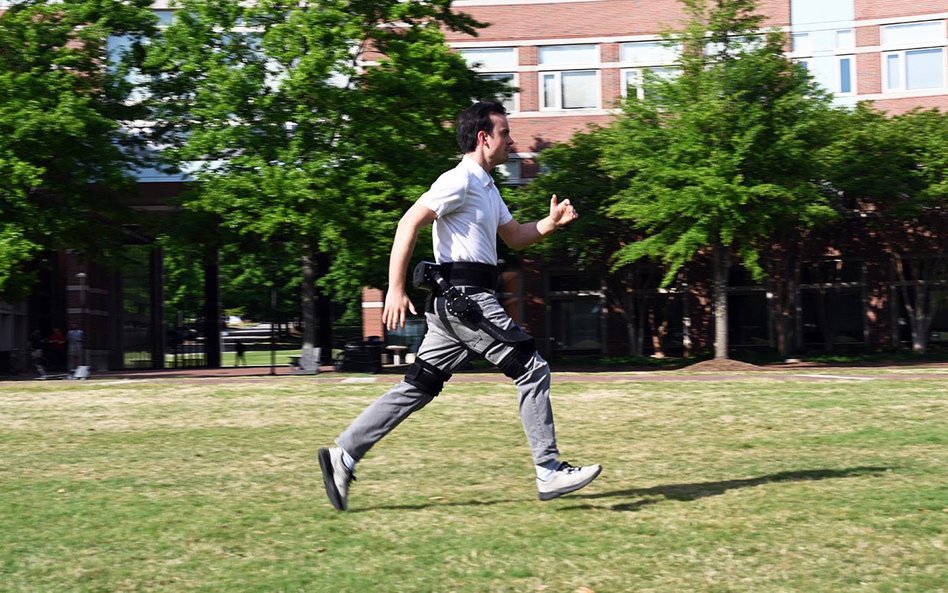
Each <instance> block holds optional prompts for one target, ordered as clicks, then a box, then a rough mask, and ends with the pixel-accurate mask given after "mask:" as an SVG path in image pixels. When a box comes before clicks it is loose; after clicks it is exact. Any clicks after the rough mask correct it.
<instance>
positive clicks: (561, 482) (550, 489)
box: [537, 461, 602, 500]
mask: <svg viewBox="0 0 948 593" xmlns="http://www.w3.org/2000/svg"><path fill="white" fill-rule="evenodd" d="M600 472H602V466H601V465H599V464H596V465H586V466H583V467H573V466H572V465H570V464H568V463H566V462H565V461H564V462H562V463H560V466H559V467H558V468H556V470H554V471H553V475H552V476H550V478H549V479H548V480H541V479H540V478H537V490H539V491H540V500H552V499H554V498H556V497H558V496H563V495H564V494H569V493H570V492H575V491H577V490H579V489H580V488H582V487H584V486H586V485H587V484H589V483H590V482H592V481H593V480H595V479H596V476H598V475H599V473H600Z"/></svg>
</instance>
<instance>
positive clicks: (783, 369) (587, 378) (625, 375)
mask: <svg viewBox="0 0 948 593" xmlns="http://www.w3.org/2000/svg"><path fill="white" fill-rule="evenodd" d="M405 368H406V367H405V366H404V365H403V366H402V367H391V366H389V367H386V368H385V369H384V370H383V372H382V374H379V375H366V374H352V373H339V372H336V371H335V370H333V368H332V367H322V370H321V372H320V373H319V374H318V375H297V374H293V373H291V372H290V370H289V368H288V367H286V366H277V367H275V368H274V369H273V372H274V375H271V374H270V373H271V369H270V367H269V366H262V367H236V368H234V367H225V368H220V369H162V370H142V371H103V372H98V373H94V375H93V377H92V380H93V381H103V380H110V381H125V380H138V381H143V380H191V381H215V380H216V381H234V380H247V381H251V380H252V381H260V380H268V379H269V380H296V381H310V382H314V383H334V384H345V383H354V384H355V383H363V384H364V383H369V384H378V385H390V384H393V383H395V382H397V381H398V380H399V379H401V376H402V373H403V372H404V369H405ZM22 379H27V380H29V379H32V378H31V377H29V376H24V377H21V380H22ZM906 379H924V380H932V381H943V382H945V384H946V389H948V363H928V364H924V365H902V366H848V367H841V366H827V365H816V364H810V363H798V364H785V365H771V366H760V367H750V368H749V369H748V370H725V371H714V370H708V371H700V372H699V371H689V370H687V368H686V369H681V370H617V369H577V370H564V371H556V370H555V369H554V372H553V380H554V381H555V382H560V383H562V382H567V381H579V382H586V383H615V382H628V381H701V382H709V381H878V380H906ZM451 381H452V382H463V383H472V382H489V383H507V382H509V381H510V380H509V379H507V377H505V376H504V375H502V374H501V373H500V372H497V371H490V370H485V371H483V372H472V371H462V372H459V373H456V374H455V375H454V377H452V378H451Z"/></svg>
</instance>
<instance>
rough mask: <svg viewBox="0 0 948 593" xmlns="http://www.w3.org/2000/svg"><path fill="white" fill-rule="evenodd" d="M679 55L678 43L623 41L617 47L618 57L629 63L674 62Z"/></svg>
mask: <svg viewBox="0 0 948 593" xmlns="http://www.w3.org/2000/svg"><path fill="white" fill-rule="evenodd" d="M680 55H681V46H680V45H668V44H667V43H665V42H661V41H636V42H634V43H623V44H622V46H621V47H620V48H619V59H620V60H621V61H622V62H624V63H629V64H674V63H675V62H676V61H677V60H678V57H679V56H680Z"/></svg>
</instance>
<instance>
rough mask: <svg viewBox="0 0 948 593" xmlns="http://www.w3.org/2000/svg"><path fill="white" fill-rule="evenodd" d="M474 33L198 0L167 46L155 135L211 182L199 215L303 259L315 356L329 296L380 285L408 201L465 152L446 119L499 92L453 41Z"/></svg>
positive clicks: (162, 53) (342, 6)
mask: <svg viewBox="0 0 948 593" xmlns="http://www.w3.org/2000/svg"><path fill="white" fill-rule="evenodd" d="M475 25H476V23H474V22H473V21H471V20H470V19H468V18H466V17H463V16H461V15H456V14H454V13H452V12H451V11H450V3H449V2H448V1H447V0H438V1H435V2H421V1H417V0H412V1H408V2H402V1H399V0H384V1H381V2H379V1H374V0H373V1H369V0H361V1H356V2H343V1H341V0H340V1H334V0H331V1H327V2H320V3H318V4H307V3H298V4H290V5H287V4H284V3H279V2H273V1H271V0H265V1H262V2H258V3H254V5H253V6H249V5H247V4H246V3H241V2H237V1H235V0H186V1H185V2H183V3H182V5H181V7H180V10H179V11H178V12H177V13H176V16H175V20H174V22H173V23H172V24H171V25H170V26H169V27H168V29H167V30H166V31H165V33H164V35H163V36H162V38H161V39H160V40H158V41H157V42H156V43H154V44H153V45H152V47H151V49H150V54H149V58H148V69H147V72H148V73H149V74H150V75H151V76H152V84H151V93H152V97H153V101H152V103H151V105H152V108H153V110H154V119H155V122H156V125H155V130H156V133H157V136H158V137H160V138H161V139H162V141H163V142H165V143H168V144H169V149H168V150H167V151H166V152H165V156H166V157H167V158H168V160H169V162H172V163H178V164H183V163H191V164H192V166H193V175H194V177H195V178H196V181H197V183H195V185H194V188H193V190H192V191H191V192H190V193H189V194H188V195H187V196H186V200H185V206H186V208H188V209H190V210H192V211H200V212H209V213H213V214H214V215H216V216H218V217H219V218H220V221H221V224H222V225H223V226H225V227H226V228H228V229H230V230H231V231H233V232H234V233H237V234H239V235H243V236H247V237H252V238H254V239H256V245H257V248H258V249H263V248H265V245H266V244H267V243H268V242H270V241H273V240H277V241H280V242H283V243H286V244H289V245H292V246H293V247H294V248H295V251H296V253H297V254H298V257H299V261H300V262H301V269H302V274H303V291H304V294H303V300H304V307H303V313H304V315H303V316H304V325H305V331H306V333H305V337H304V348H308V347H311V346H312V345H313V344H314V343H315V341H316V337H315V335H314V334H315V326H316V324H315V323H314V320H313V316H312V311H313V304H314V303H315V302H316V301H317V300H318V297H317V294H316V293H317V291H318V292H320V293H323V292H325V291H333V292H336V293H337V294H357V293H358V291H359V289H360V288H361V286H362V285H363V284H365V283H372V284H376V285H379V284H381V280H382V279H383V278H384V276H385V272H384V270H385V269H386V262H387V254H388V244H389V242H390V240H391V237H392V235H393V233H394V228H395V225H396V224H397V221H398V218H399V217H400V216H401V213H402V212H403V211H404V209H405V207H406V205H407V203H408V200H410V199H414V198H416V197H417V196H418V195H419V194H420V193H421V191H422V190H423V188H424V187H425V186H426V185H427V184H429V183H430V182H431V180H432V179H433V178H434V176H435V175H436V174H437V173H438V172H440V171H441V170H443V169H444V168H446V166H447V163H448V162H449V161H450V160H451V159H452V158H454V157H455V155H456V153H457V148H456V145H455V144H454V142H453V139H452V132H451V130H450V127H449V126H448V125H446V122H450V121H451V120H452V119H453V118H454V116H455V115H456V113H457V112H458V111H459V110H460V109H461V108H462V107H463V106H464V105H465V104H467V103H468V102H469V101H470V100H471V99H472V98H475V97H481V96H489V95H492V94H497V91H498V85H497V84H495V83H490V82H488V81H482V80H480V79H478V78H477V76H476V75H475V74H474V73H473V72H472V71H470V70H469V69H468V67H467V65H466V63H465V62H464V61H463V59H462V58H461V57H460V56H457V55H455V54H453V53H452V52H451V51H450V49H449V48H448V47H447V46H446V45H445V43H444V38H443V35H442V33H441V30H440V27H442V26H444V27H449V28H453V29H463V30H465V31H468V32H472V33H473V31H474V26H475ZM322 325H323V326H325V325H326V324H325V323H324V324H322ZM326 329H328V328H326ZM327 339H328V335H327V334H326V333H323V334H322V335H321V339H320V340H319V342H320V345H322V346H323V351H324V352H326V353H327V355H328V352H329V350H330V347H331V346H332V344H330V343H327Z"/></svg>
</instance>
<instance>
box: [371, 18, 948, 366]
mask: <svg viewBox="0 0 948 593" xmlns="http://www.w3.org/2000/svg"><path fill="white" fill-rule="evenodd" d="M454 7H455V9H456V10H459V11H462V12H465V13H467V14H469V15H471V16H473V17H474V18H475V19H476V20H478V21H480V22H482V23H487V24H488V26H487V27H486V28H484V29H481V30H480V31H479V34H478V36H477V37H471V36H467V35H463V34H449V36H448V41H449V43H450V44H451V46H452V47H454V48H455V49H456V50H457V51H458V52H460V53H461V54H462V55H464V56H465V58H466V59H467V60H468V62H469V63H470V64H471V65H472V66H473V67H475V68H476V69H477V70H478V71H479V72H481V73H482V75H484V76H489V77H491V78H494V79H500V80H505V81H507V82H509V84H510V85H511V86H513V87H515V88H516V89H518V90H517V92H516V93H515V94H514V95H513V97H512V98H510V99H509V100H507V101H506V105H507V108H508V111H509V112H510V117H509V121H510V125H511V131H512V136H513V138H514V139H515V141H516V142H517V145H516V147H515V151H516V155H515V158H513V159H511V161H510V162H509V163H508V164H507V166H506V171H504V172H505V173H506V175H507V183H511V184H520V183H524V182H526V181H527V180H529V179H530V178H532V177H535V176H536V175H537V173H538V166H537V162H536V156H537V154H538V153H539V152H540V151H542V149H543V148H544V147H545V146H548V145H549V144H550V143H554V142H564V141H567V140H569V138H570V137H571V136H572V134H573V133H574V132H576V131H579V130H582V129H584V128H586V127H587V126H588V125H589V124H600V125H602V124H608V123H609V122H610V120H611V119H612V118H613V117H614V114H615V113H616V107H617V104H618V102H619V101H620V100H621V99H622V98H623V97H625V96H626V94H627V93H630V92H635V93H640V92H641V89H640V88H639V86H638V83H639V82H640V81H641V77H642V74H641V73H642V70H643V69H650V70H653V71H656V73H659V74H661V73H662V72H667V69H668V68H669V66H671V65H673V64H674V62H675V60H676V54H675V51H674V50H673V49H671V48H669V47H668V46H666V45H664V44H663V43H662V38H661V36H660V33H661V32H662V31H668V30H673V29H677V28H681V27H682V25H683V24H684V19H685V18H686V15H685V14H684V11H683V9H682V5H681V4H680V3H679V2H677V1H676V0H635V1H632V0H456V1H455V3H454ZM759 12H760V13H761V14H762V15H764V17H765V18H764V26H765V27H767V28H776V29H779V30H781V31H784V32H785V33H786V34H787V36H788V52H787V53H788V56H789V57H790V58H791V59H793V60H795V61H798V62H801V63H803V64H804V65H805V67H806V68H807V69H808V70H809V71H810V72H811V73H812V74H813V76H814V78H815V79H816V81H817V82H818V83H820V84H821V85H822V86H823V87H824V88H826V89H828V90H830V91H832V92H833V94H834V97H835V100H836V102H838V103H839V104H843V105H855V103H856V102H857V101H864V100H868V101H872V102H874V103H875V105H876V106H877V107H878V108H880V109H882V110H884V111H886V112H888V113H890V114H899V113H903V112H905V111H908V110H910V109H912V108H915V107H925V108H931V107H937V108H939V109H941V110H943V111H944V110H946V109H948V1H946V0H901V1H888V0H887V1H882V0H836V1H832V2H827V1H826V0H762V1H761V2H760V3H759ZM812 257H813V260H812V261H810V262H807V263H806V264H804V268H805V270H804V274H803V276H804V277H805V278H804V282H803V283H802V285H801V289H800V291H801V294H800V299H801V302H802V307H801V310H800V312H799V314H798V317H799V319H798V320H797V323H798V326H799V331H800V333H801V334H802V335H803V336H804V338H803V342H804V346H805V347H807V346H811V347H825V344H826V343H827V341H829V343H830V344H833V343H837V344H854V345H863V346H891V345H894V344H896V343H899V342H904V340H905V335H904V323H902V320H901V319H900V315H901V314H900V311H899V308H898V301H899V298H900V297H899V296H898V294H897V293H896V291H895V289H894V288H893V278H892V276H891V272H890V270H889V268H888V266H889V264H888V262H887V261H880V260H878V259H877V258H878V257H879V254H873V253H866V252H864V251H862V250H848V251H847V252H846V253H845V255H843V254H842V253H841V252H840V250H839V249H838V248H835V247H834V248H830V249H827V250H825V251H823V252H820V253H814V254H812ZM843 270H845V271H843ZM692 276H694V273H692ZM744 276H745V275H743V274H741V271H740V270H739V269H737V270H735V271H734V274H733V278H732V287H731V289H730V297H729V298H730V302H731V304H732V305H733V306H732V307H731V311H732V320H731V325H732V327H731V328H729V333H730V335H731V344H732V345H734V346H735V347H738V348H740V347H745V346H748V347H751V346H761V345H767V344H769V343H772V336H771V335H770V330H769V325H770V324H769V323H768V321H767V317H768V313H767V291H766V289H765V288H764V287H762V286H759V285H756V284H755V283H752V282H750V281H749V280H745V279H743V278H744ZM505 279H506V282H505V284H504V290H505V298H506V306H507V308H508V312H509V313H510V314H511V316H512V317H513V318H514V319H515V320H517V321H518V322H519V323H521V324H524V325H526V326H528V328H529V329H530V330H531V332H532V333H533V334H534V335H535V337H537V341H538V346H539V348H540V350H541V351H542V352H543V353H544V354H551V353H557V352H562V353H568V352H590V353H597V354H607V355H620V354H627V353H629V352H642V353H650V352H655V351H660V352H670V353H679V352H682V351H689V350H694V349H701V348H709V347H710V346H711V344H710V343H709V342H708V340H710V339H711V338H710V336H711V335H712V333H711V332H710V331H709V329H710V323H711V320H710V310H709V306H708V303H707V299H706V298H705V297H704V296H702V295H701V294H698V293H696V292H695V290H696V289H695V286H700V285H701V284H702V282H701V281H700V280H699V279H696V278H693V280H692V282H691V283H690V284H691V288H690V289H688V291H680V292H678V293H676V291H674V290H673V291H671V292H670V293H669V292H667V291H666V292H663V291H659V290H658V289H652V291H651V294H650V295H643V298H644V299H647V300H651V301H653V302H655V301H662V302H664V303H665V304H663V305H662V308H664V309H665V310H666V311H667V313H666V315H664V316H663V320H661V321H660V322H653V323H651V324H650V323H649V322H648V321H647V320H640V322H637V323H636V322H632V321H630V320H629V319H625V318H623V316H621V315H618V314H616V313H615V311H614V310H613V308H611V307H610V305H609V299H608V298H607V288H606V287H605V286H604V283H603V281H602V280H601V279H600V278H596V277H585V276H584V275H582V274H580V273H577V272H576V271H575V270H572V269H570V268H569V267H565V266H563V267H559V266H557V264H556V263H555V262H545V263H540V262H533V263H531V265H530V266H518V267H517V268H515V269H509V270H507V271H506V272H505ZM827 290H828V291H829V292H830V293H832V297H831V298H829V300H830V301H832V303H833V304H832V306H831V311H830V313H831V314H833V315H836V316H837V319H838V320H837V322H836V324H835V325H836V327H835V328H834V329H833V330H832V333H833V335H829V336H828V335H826V332H825V331H823V330H821V329H820V326H821V325H825V324H822V323H821V321H820V319H821V318H822V317H825V316H826V315H827V310H826V307H827V306H828V305H827V298H826V294H827V293H826V291H827ZM686 292H688V293H690V294H686ZM381 301H382V293H381V291H377V290H374V291H370V292H368V293H367V294H366V295H365V308H364V327H365V334H366V335H382V334H383V332H384V329H383V328H382V327H381V323H380V318H381V317H380V316H381V308H380V307H381ZM418 323H420V321H419V322H418ZM943 325H944V326H946V327H941V326H943ZM935 326H936V327H938V328H940V329H941V330H942V331H945V330H948V320H946V319H944V315H942V317H941V318H938V319H936V322H935ZM414 333H415V334H417V332H414ZM940 336H941V334H938V333H937V332H936V337H940ZM388 339H389V340H391V339H395V340H400V339H403V336H389V337H388ZM663 344H664V345H663Z"/></svg>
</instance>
